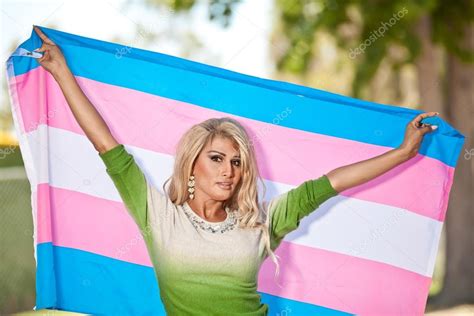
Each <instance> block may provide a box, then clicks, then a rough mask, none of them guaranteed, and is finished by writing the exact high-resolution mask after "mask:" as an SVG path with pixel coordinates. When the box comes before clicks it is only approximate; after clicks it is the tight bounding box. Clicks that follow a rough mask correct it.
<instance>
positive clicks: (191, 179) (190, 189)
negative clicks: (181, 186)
mask: <svg viewBox="0 0 474 316" xmlns="http://www.w3.org/2000/svg"><path fill="white" fill-rule="evenodd" d="M194 184H195V182H194V176H190V177H189V181H188V192H189V193H190V194H189V198H190V199H191V200H193V199H194Z"/></svg>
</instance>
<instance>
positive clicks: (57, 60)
mask: <svg viewBox="0 0 474 316" xmlns="http://www.w3.org/2000/svg"><path fill="white" fill-rule="evenodd" d="M34 30H35V31H36V33H37V34H38V36H39V37H40V38H41V40H42V41H43V44H42V45H41V47H40V48H39V49H36V50H34V51H35V52H44V53H43V56H42V57H40V58H37V59H36V60H37V61H38V62H39V64H40V65H41V66H43V68H44V69H46V71H48V72H49V73H51V74H52V75H53V76H54V77H56V76H57V75H59V74H60V73H61V71H63V70H66V69H67V67H68V66H67V63H66V59H65V58H64V55H63V53H62V52H61V50H60V49H59V46H57V45H56V44H55V43H54V42H53V41H52V40H50V39H49V38H48V37H47V36H46V35H45V34H44V33H43V32H42V31H41V30H40V29H39V27H37V26H35V27H34Z"/></svg>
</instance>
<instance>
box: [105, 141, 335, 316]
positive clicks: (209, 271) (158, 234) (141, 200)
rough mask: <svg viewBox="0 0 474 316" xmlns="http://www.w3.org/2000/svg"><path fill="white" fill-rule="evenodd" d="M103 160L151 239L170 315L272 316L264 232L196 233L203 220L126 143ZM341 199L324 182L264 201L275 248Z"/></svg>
mask: <svg viewBox="0 0 474 316" xmlns="http://www.w3.org/2000/svg"><path fill="white" fill-rule="evenodd" d="M99 156H100V158H101V159H102V160H103V162H104V164H105V166H106V171H107V173H108V174H109V176H110V177H111V179H112V181H113V183H114V184H115V187H116V189H117V190H118V192H119V194H120V196H121V198H122V200H123V203H124V205H125V207H126V209H127V212H128V213H129V214H130V216H131V217H132V218H133V220H134V222H135V223H136V224H137V225H138V228H139V229H140V231H141V233H142V235H143V237H144V238H143V239H144V241H145V244H146V247H147V250H148V254H149V256H150V259H151V262H152V264H153V268H154V272H155V275H156V279H157V280H158V286H159V289H160V297H161V300H162V303H163V306H164V308H165V310H166V312H167V314H168V315H249V316H250V315H268V305H267V304H264V303H262V302H261V300H260V298H261V297H260V294H259V293H258V292H257V279H258V272H259V268H260V266H261V264H262V263H263V261H264V260H265V259H266V258H267V257H268V253H267V251H266V249H265V245H264V240H263V233H262V231H261V229H257V228H239V227H237V226H238V225H236V227H235V228H233V229H231V230H227V231H224V232H222V233H221V232H217V233H212V232H210V231H208V230H204V229H201V228H200V227H198V228H196V227H195V226H194V225H193V224H192V217H190V216H189V214H191V213H192V214H194V215H195V216H196V218H198V219H202V218H201V217H200V216H198V215H197V214H196V213H194V211H193V210H192V209H191V208H190V207H189V205H188V204H187V203H186V202H185V203H183V204H182V205H175V204H174V203H172V202H171V200H170V199H169V197H168V196H167V195H166V194H164V193H163V192H161V191H159V190H158V189H157V188H156V187H155V186H154V185H152V184H151V182H149V181H148V180H147V178H146V177H145V174H144V173H143V172H142V170H141V168H140V167H139V166H138V164H137V163H136V162H135V159H134V157H133V156H132V155H131V154H130V153H129V152H128V151H127V150H126V149H125V147H124V145H123V144H119V145H117V146H115V147H114V148H112V149H110V150H108V151H107V152H104V153H102V154H101V153H99ZM337 194H338V192H337V191H336V190H335V189H334V188H333V187H332V186H331V183H330V182H329V179H328V178H327V176H326V175H322V176H320V177H319V178H317V179H314V180H308V181H305V182H304V183H302V184H301V185H299V186H298V187H296V188H293V189H291V190H289V191H288V192H285V193H283V194H280V195H277V196H275V197H274V198H272V199H271V200H270V201H264V202H262V204H261V205H260V206H262V207H261V210H259V212H260V213H259V216H260V219H262V220H263V221H265V222H266V223H267V224H268V227H269V234H270V241H271V249H272V250H275V249H276V248H277V247H278V246H279V245H280V243H281V242H282V240H283V238H284V237H285V235H286V234H288V233H289V232H291V231H293V230H295V229H296V228H297V227H298V225H299V222H300V220H301V219H302V218H303V217H305V216H307V215H309V214H310V212H312V211H314V210H315V209H317V208H318V207H319V206H320V205H321V204H322V203H323V202H325V201H326V200H327V199H329V198H331V197H333V196H335V195H337ZM226 211H227V212H229V211H232V210H229V209H227V210H226ZM234 211H236V210H234ZM186 213H188V214H186ZM229 214H230V213H228V215H227V218H226V220H225V221H223V222H219V223H216V222H207V221H205V220H204V219H202V220H203V221H204V222H205V223H209V224H212V225H216V224H217V225H219V224H224V223H225V222H226V221H228V220H229V218H230V217H229Z"/></svg>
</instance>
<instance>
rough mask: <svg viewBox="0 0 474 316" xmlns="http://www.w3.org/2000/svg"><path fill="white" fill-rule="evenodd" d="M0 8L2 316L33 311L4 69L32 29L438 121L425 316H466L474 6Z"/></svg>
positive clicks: (274, 1) (123, 1) (24, 202)
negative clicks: (440, 180) (455, 134)
mask: <svg viewBox="0 0 474 316" xmlns="http://www.w3.org/2000/svg"><path fill="white" fill-rule="evenodd" d="M0 3H1V14H0V19H1V28H2V29H1V34H2V36H1V44H2V45H1V54H2V63H3V66H2V68H1V72H2V74H1V91H2V94H1V100H0V102H1V104H0V150H1V151H0V201H1V204H0V238H1V244H0V247H1V248H0V262H1V264H0V313H1V314H12V313H16V312H25V311H29V310H32V308H33V307H34V306H35V260H34V250H33V219H32V213H31V196H30V194H31V190H30V186H29V182H28V179H27V178H26V173H25V171H24V166H23V161H22V156H21V152H20V149H19V147H18V142H17V138H16V135H15V131H14V127H13V121H12V117H11V110H10V101H9V97H8V92H7V86H6V80H5V79H6V74H5V62H6V60H7V58H8V56H9V55H10V54H11V53H12V52H13V50H14V49H15V48H16V47H17V46H18V45H19V44H20V43H21V42H23V41H24V40H26V39H27V38H29V37H30V34H31V31H32V24H36V25H40V26H46V27H49V28H55V29H58V30H61V31H65V32H69V33H74V34H77V35H82V36H87V37H92V38H96V39H101V40H105V41H112V42H116V43H120V44H123V45H127V46H130V47H138V48H143V49H147V50H152V51H157V52H160V53H164V54H169V55H174V56H179V57H183V58H187V59H190V60H193V61H197V62H201V63H206V64H209V65H213V66H217V67H221V68H225V69H229V70H233V71H237V72H240V73H244V74H248V75H251V76H256V77H262V78H268V79H275V80H282V81H288V82H292V83H297V84H301V85H306V86H310V87H313V88H317V89H322V90H326V91H330V92H334V93H338V94H343V95H348V96H353V97H357V98H360V99H364V100H369V101H373V102H378V103H383V104H389V105H395V106H400V107H407V108H414V109H420V110H423V111H438V112H440V113H441V117H442V118H443V119H444V120H446V121H447V122H448V123H450V124H451V125H452V126H454V127H455V128H456V129H458V130H459V131H460V132H461V133H462V134H463V135H465V136H466V141H465V146H464V148H463V151H462V153H461V156H460V157H459V160H458V164H457V167H456V173H455V176H454V183H453V186H452V190H451V194H450V200H449V208H448V212H447V218H446V222H445V224H444V227H443V234H442V239H441V242H440V247H439V253H438V258H437V263H436V269H435V272H434V276H433V283H432V285H431V288H430V296H429V299H428V306H427V309H426V314H427V315H474V228H473V227H474V207H473V201H474V199H473V193H474V187H473V179H474V142H473V136H474V130H473V125H474V124H473V123H474V102H473V101H474V68H473V63H474V25H473V21H474V1H472V0H455V1H447V0H417V1H399V0H393V1H385V0H368V1H359V0H348V1H342V0H299V1H297V0H254V1H250V0H208V1H198V0H134V1H131V0H130V1H127V0H116V1H112V0H110V1H109V0H95V1H92V0H87V1H86V0H82V1H60V0H40V1H33V0H30V1H27V0H23V1H13V0H10V1H8V0H4V1H0ZM118 53H120V52H118ZM382 123H383V122H382ZM48 313H49V314H52V312H48ZM54 314H56V313H54Z"/></svg>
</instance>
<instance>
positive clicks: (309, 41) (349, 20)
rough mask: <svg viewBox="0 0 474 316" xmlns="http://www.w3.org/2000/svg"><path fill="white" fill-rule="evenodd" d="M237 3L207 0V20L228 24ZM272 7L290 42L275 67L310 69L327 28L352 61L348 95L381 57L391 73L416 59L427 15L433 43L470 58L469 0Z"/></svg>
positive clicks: (331, 0)
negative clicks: (466, 39) (466, 42)
mask: <svg viewBox="0 0 474 316" xmlns="http://www.w3.org/2000/svg"><path fill="white" fill-rule="evenodd" d="M147 1H161V2H166V3H167V4H168V5H169V6H170V7H171V8H173V9H175V10H177V11H179V10H189V9H190V8H191V7H192V6H193V5H194V3H195V0H147ZM240 1H241V0H210V1H209V19H210V20H212V21H216V22H218V23H220V24H221V25H222V26H224V27H227V26H228V25H229V24H230V22H231V17H232V13H233V11H234V8H235V5H236V4H237V3H239V2H240ZM275 5H276V8H277V11H278V14H279V16H278V21H279V23H280V25H279V26H278V28H279V29H280V30H281V34H280V35H281V36H282V37H283V40H285V41H287V43H288V44H289V45H287V47H288V48H287V49H286V51H284V52H283V54H282V55H281V57H280V58H279V60H277V61H276V65H277V68H278V69H279V70H281V71H288V72H292V73H295V74H303V73H306V72H307V71H309V65H310V63H311V60H312V58H313V56H314V51H313V47H314V46H315V45H314V44H315V43H314V41H315V33H316V32H317V31H325V32H328V33H330V34H331V35H332V36H334V38H335V40H336V43H337V45H338V46H339V47H340V48H341V49H342V50H343V51H346V52H347V56H349V58H353V59H354V64H355V67H356V70H355V78H354V81H353V87H352V88H353V91H352V93H353V95H354V96H356V97H358V96H359V95H360V92H361V90H362V89H363V88H364V86H366V85H367V83H368V82H370V80H371V79H372V77H373V76H374V74H375V73H376V71H377V68H378V67H379V65H380V63H381V62H382V61H383V60H384V59H388V61H389V64H390V65H391V66H392V68H393V70H394V71H395V72H397V71H398V70H399V69H401V67H402V66H403V65H404V64H411V63H413V62H414V61H415V60H416V58H417V57H418V55H419V54H420V52H421V43H420V39H419V38H418V35H417V33H416V31H415V26H416V24H417V23H418V22H419V20H420V18H421V17H423V16H425V15H428V16H429V17H430V18H431V20H432V38H431V40H432V41H433V42H435V43H438V44H439V45H440V46H442V47H444V48H445V49H446V50H447V51H448V52H450V53H453V54H455V55H456V56H458V57H459V58H460V59H461V60H463V61H464V62H469V63H472V62H474V53H473V52H472V51H468V50H467V49H466V48H464V47H462V44H461V43H462V38H463V36H464V31H465V30H466V27H467V26H468V25H469V24H470V23H472V22H473V21H474V1H472V0H456V1H447V0H415V1H403V0H394V1H393V0H347V1H342V0H275ZM348 29H349V30H350V32H347V30H348ZM392 46H398V47H402V48H404V51H406V53H405V54H403V56H402V57H400V56H398V57H393V56H391V55H390V54H388V52H389V49H390V48H391V47H392ZM347 56H343V58H346V57H347Z"/></svg>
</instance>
